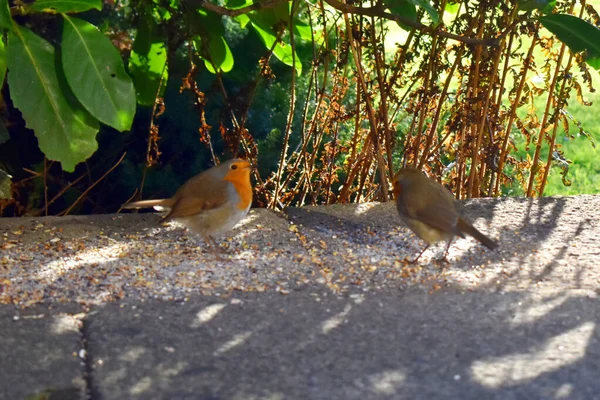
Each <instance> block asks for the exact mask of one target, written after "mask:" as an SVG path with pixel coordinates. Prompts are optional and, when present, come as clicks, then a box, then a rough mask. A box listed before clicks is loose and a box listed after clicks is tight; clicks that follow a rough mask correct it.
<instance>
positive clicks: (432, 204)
mask: <svg viewBox="0 0 600 400" xmlns="http://www.w3.org/2000/svg"><path fill="white" fill-rule="evenodd" d="M393 185H394V196H395V198H396V208H397V209H398V214H400V219H402V221H403V222H404V223H405V224H406V225H408V227H409V228H410V229H411V230H412V231H413V232H414V233H415V235H417V236H418V237H419V238H420V239H421V240H423V241H424V242H425V243H426V244H427V246H426V247H425V248H424V249H423V250H422V251H421V253H419V255H418V256H417V258H415V259H414V260H413V261H412V262H416V261H417V260H418V259H419V257H421V254H423V253H424V252H425V250H427V249H428V248H429V246H431V245H432V244H433V243H435V242H440V241H447V242H448V244H447V246H446V252H445V253H444V257H443V258H442V260H446V256H447V255H448V249H449V248H450V243H452V239H453V238H454V236H460V237H462V238H464V237H465V236H464V234H465V233H466V234H468V235H470V236H473V237H474V238H475V239H477V240H478V241H479V242H481V244H483V245H484V246H485V247H487V248H488V249H490V250H493V249H495V248H496V247H498V245H497V244H496V243H495V242H494V241H492V240H491V239H490V238H488V237H487V236H485V235H484V234H483V233H481V232H479V231H478V230H477V229H476V228H475V227H474V226H473V225H472V224H471V223H470V222H469V221H467V220H466V219H464V218H463V217H461V216H460V215H459V211H458V201H457V200H456V199H455V198H454V195H453V194H452V192H450V191H449V190H448V189H446V188H445V187H444V186H442V185H440V184H439V183H438V182H436V181H434V180H433V179H430V178H428V177H426V176H425V175H424V174H423V173H422V172H421V171H419V170H417V169H414V168H402V169H401V170H400V171H398V173H396V176H394V181H393Z"/></svg>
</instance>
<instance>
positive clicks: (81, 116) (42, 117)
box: [8, 24, 98, 172]
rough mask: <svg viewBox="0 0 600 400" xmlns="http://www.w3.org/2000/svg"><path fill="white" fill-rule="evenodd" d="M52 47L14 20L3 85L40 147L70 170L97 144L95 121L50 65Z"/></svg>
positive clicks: (52, 56) (51, 64)
mask: <svg viewBox="0 0 600 400" xmlns="http://www.w3.org/2000/svg"><path fill="white" fill-rule="evenodd" d="M55 63H56V60H55V54H54V47H52V45H51V44H50V43H48V42H47V41H45V40H44V39H42V38H41V37H39V36H37V35H36V34H35V33H33V32H32V31H30V30H29V29H27V28H24V27H21V26H19V25H17V24H14V31H13V32H9V34H8V84H9V87H10V95H11V98H12V101H13V103H14V105H15V107H17V108H18V109H19V110H20V111H21V113H22V114H23V118H24V119H25V121H26V123H27V127H28V128H30V129H33V130H34V132H35V135H36V136H37V138H38V143H39V146H40V149H41V150H42V151H43V152H44V154H46V157H48V158H49V159H51V160H56V161H59V162H60V163H61V164H62V166H63V169H64V170H66V171H69V172H71V171H73V170H74V169H75V165H77V164H78V163H79V162H81V161H84V160H86V159H87V158H88V157H90V156H91V155H92V154H93V153H94V152H95V151H96V149H97V148H98V143H96V133H97V132H98V121H96V120H95V119H94V118H92V117H91V116H90V115H89V113H88V112H87V111H86V110H85V109H84V108H83V107H81V105H80V104H78V103H77V102H76V101H75V99H74V97H68V96H69V94H70V95H71V96H72V93H69V92H68V90H69V89H68V86H67V85H66V84H64V83H61V80H60V75H59V72H60V71H58V70H57V69H56V64H55Z"/></svg>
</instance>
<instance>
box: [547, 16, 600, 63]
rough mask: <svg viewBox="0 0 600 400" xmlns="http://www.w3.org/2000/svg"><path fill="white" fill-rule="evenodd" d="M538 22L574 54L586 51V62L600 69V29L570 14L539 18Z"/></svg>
mask: <svg viewBox="0 0 600 400" xmlns="http://www.w3.org/2000/svg"><path fill="white" fill-rule="evenodd" d="M538 21H540V22H541V23H542V25H544V27H545V28H546V29H548V30H549V31H550V32H552V33H553V34H555V35H556V37H558V39H559V40H560V41H562V42H563V43H564V44H566V45H567V46H569V48H570V49H571V51H572V52H573V53H578V52H580V51H586V57H585V58H586V60H585V62H586V63H588V64H589V65H591V66H592V68H594V69H600V29H598V28H596V27H595V26H594V25H592V24H590V23H588V22H586V21H584V20H582V19H580V18H577V17H574V16H572V15H568V14H551V15H546V16H543V17H539V18H538Z"/></svg>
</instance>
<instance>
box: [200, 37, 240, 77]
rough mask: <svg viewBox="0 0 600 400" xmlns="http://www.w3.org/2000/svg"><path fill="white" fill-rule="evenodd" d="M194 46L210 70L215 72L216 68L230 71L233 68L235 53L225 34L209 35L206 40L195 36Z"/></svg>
mask: <svg viewBox="0 0 600 400" xmlns="http://www.w3.org/2000/svg"><path fill="white" fill-rule="evenodd" d="M204 43H206V45H205V44H204ZM194 46H195V47H196V50H197V51H198V53H199V54H200V57H202V59H203V60H204V65H205V66H206V69H208V71H209V72H211V73H213V74H214V73H216V70H220V71H221V72H229V71H231V69H232V68H233V54H232V53H231V49H230V48H229V46H228V45H227V42H226V41H225V38H224V37H223V36H217V35H209V36H208V38H206V39H205V41H203V40H202V39H201V38H195V39H194ZM209 55H210V58H209V57H208V56H209ZM213 63H214V67H216V70H215V68H214V67H213Z"/></svg>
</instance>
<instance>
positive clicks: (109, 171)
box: [58, 152, 127, 215]
mask: <svg viewBox="0 0 600 400" xmlns="http://www.w3.org/2000/svg"><path fill="white" fill-rule="evenodd" d="M126 154H127V152H125V153H123V155H122V156H121V158H119V161H117V163H116V164H115V165H113V166H112V167H111V168H110V169H109V170H108V171H106V172H105V173H104V175H102V176H101V177H100V179H98V180H97V181H96V182H94V183H92V184H91V185H90V187H88V188H87V189H85V190H84V191H83V193H81V196H79V197H78V198H77V200H75V201H74V202H73V204H71V206H69V208H67V209H66V210H65V211H63V212H61V213H60V214H58V215H67V214H69V213H70V212H71V210H72V209H73V207H75V205H76V204H77V203H79V201H81V199H83V198H84V197H85V196H86V195H87V194H88V193H89V191H90V190H92V189H93V188H94V187H95V186H96V185H97V184H99V183H100V182H101V181H102V180H103V179H104V178H106V176H107V175H108V174H110V173H111V172H112V171H113V170H114V169H115V168H117V167H118V166H119V164H121V162H122V161H123V159H124V158H125V155H126Z"/></svg>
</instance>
